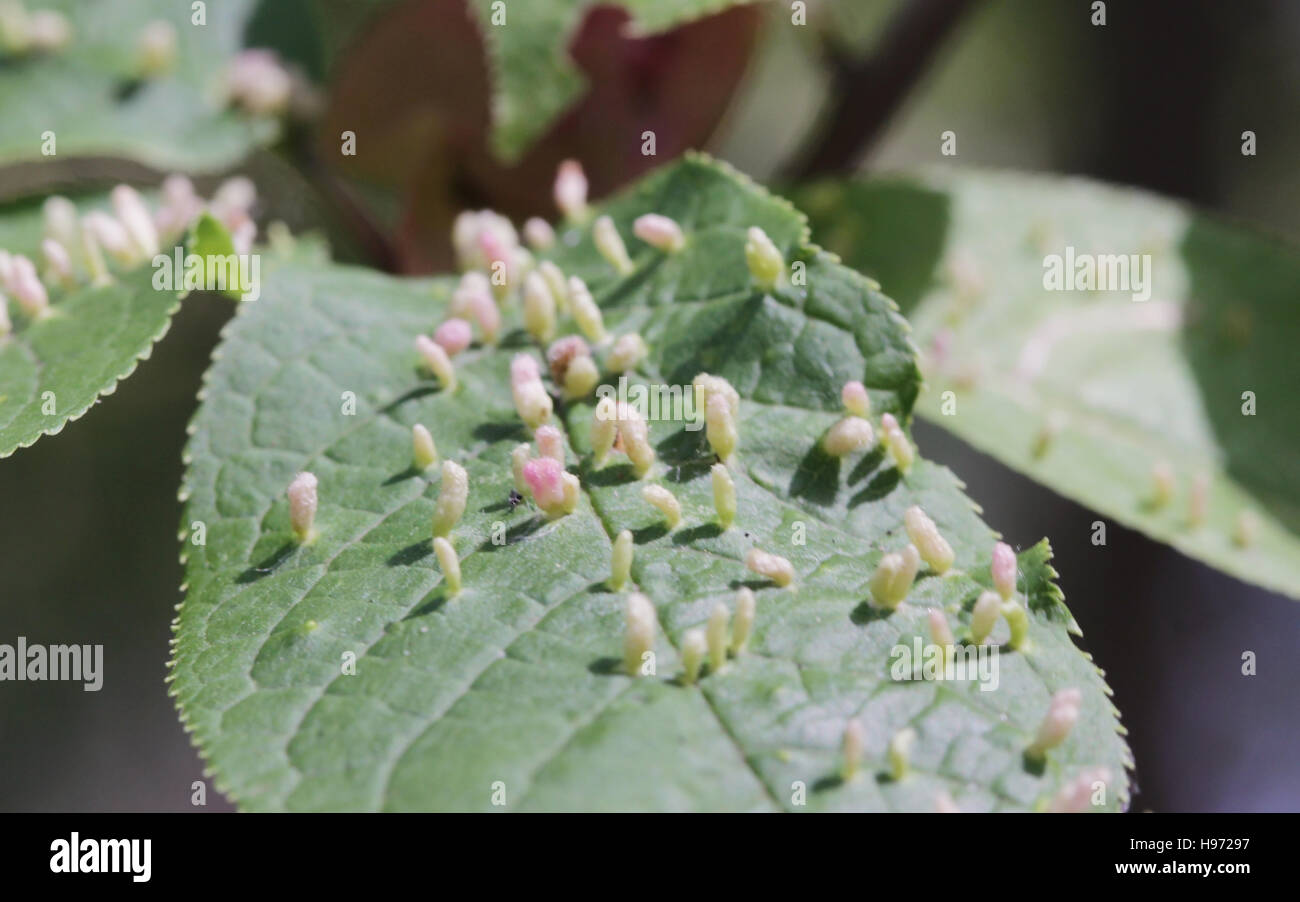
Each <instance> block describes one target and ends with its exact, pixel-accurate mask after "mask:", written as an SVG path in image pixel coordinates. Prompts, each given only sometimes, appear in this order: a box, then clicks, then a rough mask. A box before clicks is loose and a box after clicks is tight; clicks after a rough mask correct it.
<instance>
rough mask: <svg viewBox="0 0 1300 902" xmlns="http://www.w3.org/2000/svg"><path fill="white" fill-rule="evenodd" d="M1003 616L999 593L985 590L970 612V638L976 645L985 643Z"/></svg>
mask: <svg viewBox="0 0 1300 902" xmlns="http://www.w3.org/2000/svg"><path fill="white" fill-rule="evenodd" d="M1001 616H1002V598H1001V597H1000V596H999V595H998V593H997V592H993V591H989V590H987V589H986V590H985V591H983V592H981V593H980V596H979V598H977V599H976V600H975V607H973V608H971V612H970V638H971V641H972V642H974V643H975V644H976V645H979V644H981V643H983V641H984V640H985V639H987V638H988V637H989V635H990V634H992V632H993V628H994V627H995V626H997V625H998V618H999V617H1001Z"/></svg>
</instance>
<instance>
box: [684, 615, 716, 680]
mask: <svg viewBox="0 0 1300 902" xmlns="http://www.w3.org/2000/svg"><path fill="white" fill-rule="evenodd" d="M708 648H709V640H708V639H707V638H706V637H705V635H704V630H702V629H698V628H696V629H689V630H687V631H686V632H685V633H683V634H682V682H683V683H685V684H686V685H687V686H690V685H692V684H694V683H695V682H696V681H697V680H698V679H699V678H700V668H701V667H702V666H703V665H704V656H705V654H706V653H707V652H708Z"/></svg>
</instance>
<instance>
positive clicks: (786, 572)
mask: <svg viewBox="0 0 1300 902" xmlns="http://www.w3.org/2000/svg"><path fill="white" fill-rule="evenodd" d="M745 566H746V567H748V568H749V569H750V570H752V571H753V572H755V573H757V574H758V575H759V576H762V577H764V578H766V579H770V580H771V581H772V582H774V583H776V584H777V585H778V586H781V587H782V588H784V587H786V586H788V585H790V584H791V583H792V582H794V564H792V563H790V561H788V560H787V559H786V558H783V557H781V556H780V555H779V554H771V553H770V552H767V551H762V550H760V549H758V548H751V549H749V554H747V555H745Z"/></svg>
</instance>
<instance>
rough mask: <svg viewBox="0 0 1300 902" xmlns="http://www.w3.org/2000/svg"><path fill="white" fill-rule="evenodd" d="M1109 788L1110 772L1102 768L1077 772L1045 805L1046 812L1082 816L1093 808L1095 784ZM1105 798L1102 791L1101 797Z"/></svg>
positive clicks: (1095, 793) (1095, 791) (1096, 787)
mask: <svg viewBox="0 0 1300 902" xmlns="http://www.w3.org/2000/svg"><path fill="white" fill-rule="evenodd" d="M1099 783H1100V784H1101V786H1102V787H1109V786H1110V771H1109V770H1108V769H1107V768H1104V767H1089V768H1085V769H1084V770H1081V771H1079V774H1078V776H1076V777H1075V778H1074V779H1073V780H1070V781H1069V782H1068V783H1066V784H1065V785H1064V786H1062V787H1061V789H1060V791H1058V792H1057V793H1056V795H1054V796H1053V797H1052V800H1051V801H1050V802H1049V803H1048V804H1047V810H1048V811H1050V812H1052V813H1055V814H1082V813H1083V812H1085V811H1088V810H1090V809H1091V808H1092V806H1093V801H1094V796H1096V795H1097V789H1098V786H1097V784H1099ZM1102 797H1103V798H1104V797H1105V794H1104V789H1103V795H1102Z"/></svg>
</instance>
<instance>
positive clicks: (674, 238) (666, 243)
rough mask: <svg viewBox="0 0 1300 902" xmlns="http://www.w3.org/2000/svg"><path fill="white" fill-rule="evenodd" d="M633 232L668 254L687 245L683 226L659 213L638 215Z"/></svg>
mask: <svg viewBox="0 0 1300 902" xmlns="http://www.w3.org/2000/svg"><path fill="white" fill-rule="evenodd" d="M632 234H633V235H636V237H638V238H640V239H641V240H642V241H644V242H645V243H646V244H648V245H650V246H651V247H654V248H658V249H659V250H661V251H663V252H664V253H667V254H675V253H677V252H678V251H680V250H681V249H682V248H683V247H685V246H686V236H684V235H683V234H682V227H681V226H679V225H678V224H677V223H676V222H675V221H674V220H672V219H670V218H668V217H667V216H661V215H660V214H658V213H646V214H645V215H643V216H638V217H637V218H636V221H635V222H633V223H632Z"/></svg>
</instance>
